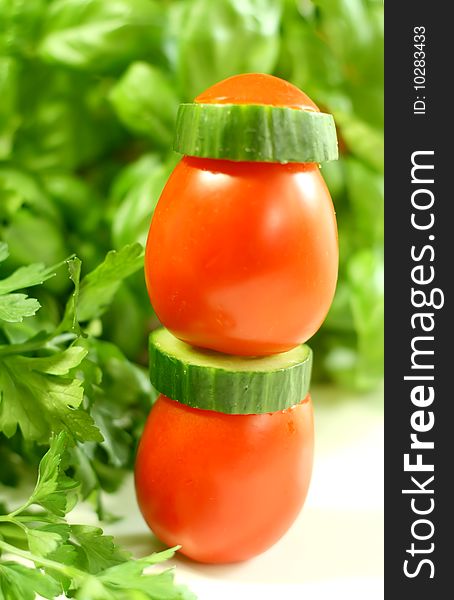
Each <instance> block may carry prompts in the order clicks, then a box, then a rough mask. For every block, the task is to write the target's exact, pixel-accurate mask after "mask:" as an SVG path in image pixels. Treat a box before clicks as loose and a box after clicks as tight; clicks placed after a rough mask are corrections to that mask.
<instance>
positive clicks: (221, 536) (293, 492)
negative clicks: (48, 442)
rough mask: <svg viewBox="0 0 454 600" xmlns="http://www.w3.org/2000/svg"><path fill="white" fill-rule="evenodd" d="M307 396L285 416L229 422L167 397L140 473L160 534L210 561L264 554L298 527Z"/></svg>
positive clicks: (150, 518) (150, 425)
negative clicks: (291, 526) (291, 527)
mask: <svg viewBox="0 0 454 600" xmlns="http://www.w3.org/2000/svg"><path fill="white" fill-rule="evenodd" d="M312 455H313V416H312V403H311V399H310V396H309V395H308V396H307V397H306V398H305V399H304V400H303V401H302V402H301V403H300V404H297V405H296V406H293V407H292V408H289V409H287V410H284V411H279V412H275V413H271V414H261V415H227V414H223V413H219V412H213V411H208V410H199V409H195V408H190V407H188V406H186V405H184V404H180V403H178V402H175V401H174V400H170V399H169V398H167V397H165V396H162V395H161V396H159V398H158V400H157V401H156V403H155V405H154V406H153V408H152V410H151V412H150V415H149V417H148V420H147V423H146V426H145V430H144V433H143V436H142V439H141V441H140V445H139V449H138V453H137V461H136V467H135V481H136V492H137V499H138V503H139V506H140V509H141V511H142V514H143V516H144V518H145V520H146V522H147V523H148V525H149V527H150V528H151V529H152V530H153V532H154V533H155V535H156V536H157V537H158V538H160V539H161V540H162V541H163V542H164V543H166V544H167V545H169V546H175V545H181V552H182V553H183V554H185V555H186V556H188V557H190V558H192V559H194V560H197V561H200V562H206V563H228V562H235V561H241V560H245V559H248V558H251V557H252V556H255V555H257V554H260V553H261V552H263V551H264V550H266V549H267V548H269V547H270V546H271V545H272V544H274V543H275V542H276V541H277V540H278V539H279V538H280V537H281V536H282V535H283V534H284V533H285V532H286V531H287V529H288V528H289V527H290V525H291V524H292V523H293V521H294V520H295V518H296V516H297V515H298V513H299V511H300V509H301V507H302V505H303V503H304V500H305V498H306V494H307V490H308V487H309V481H310V477H311V470H312Z"/></svg>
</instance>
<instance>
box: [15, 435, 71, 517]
mask: <svg viewBox="0 0 454 600" xmlns="http://www.w3.org/2000/svg"><path fill="white" fill-rule="evenodd" d="M67 446H68V436H67V434H65V433H64V432H62V433H60V435H58V436H57V437H55V438H53V440H52V441H51V444H50V448H49V450H48V451H47V453H46V454H45V455H44V456H43V458H42V459H41V462H40V464H39V471H38V480H37V482H36V486H35V489H34V490H33V492H32V494H31V496H30V498H29V500H28V502H27V504H26V506H31V505H32V504H39V505H40V506H42V507H43V508H45V509H46V510H47V511H49V512H50V513H51V514H53V515H56V516H63V515H65V514H66V513H67V512H68V511H69V510H71V508H73V507H74V504H75V499H76V498H75V495H74V491H75V489H76V488H77V487H78V485H77V483H76V482H75V481H74V480H73V479H70V478H69V477H67V476H66V475H65V473H64V471H63V468H62V461H63V458H64V456H65V451H66V448H67Z"/></svg>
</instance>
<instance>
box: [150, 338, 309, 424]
mask: <svg viewBox="0 0 454 600" xmlns="http://www.w3.org/2000/svg"><path fill="white" fill-rule="evenodd" d="M149 342H150V343H149V349H150V379H151V383H152V384H153V385H154V387H155V388H156V389H157V390H158V391H159V392H161V394H164V395H165V396H167V397H169V398H172V399H173V400H178V401H179V402H182V403H183V404H187V405H188V406H192V407H194V408H201V409H205V410H215V411H218V412H223V413H229V414H244V415H246V414H259V413H270V412H275V411H277V410H283V409H285V408H289V407H290V406H294V405H295V404H298V402H301V400H302V399H303V398H304V397H305V396H306V395H307V393H308V391H309V382H310V377H311V367H312V350H311V349H310V348H309V346H306V345H305V344H302V345H300V346H297V347H296V348H293V349H292V350H289V351H288V352H283V353H281V354H274V355H272V356H262V357H258V358H254V357H253V358H249V357H243V356H232V355H230V354H221V353H219V352H214V351H212V350H203V349H200V348H195V347H193V346H190V345H189V344H186V343H185V342H182V341H180V340H179V339H177V338H176V337H174V336H173V335H172V334H171V333H169V332H168V331H167V330H166V329H164V328H161V329H157V330H156V331H153V332H152V333H151V334H150V340H149Z"/></svg>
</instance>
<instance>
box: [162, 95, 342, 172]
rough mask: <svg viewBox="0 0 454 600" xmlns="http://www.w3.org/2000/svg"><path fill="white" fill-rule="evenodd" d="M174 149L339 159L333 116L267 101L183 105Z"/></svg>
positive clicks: (247, 157) (234, 156) (266, 158)
mask: <svg viewBox="0 0 454 600" xmlns="http://www.w3.org/2000/svg"><path fill="white" fill-rule="evenodd" d="M173 147H174V150H175V151H176V152H179V153H181V154H186V155H189V156H198V157H203V158H219V159H227V160H235V161H258V162H277V163H288V162H299V163H302V162H315V163H320V162H324V161H329V160H336V159H337V158H338V148H337V136H336V127H335V124H334V119H333V116H332V115H330V114H326V113H321V112H315V111H306V110H299V109H295V108H288V107H285V106H271V105H262V104H260V105H258V104H257V105H255V104H199V103H188V104H180V108H179V110H178V115H177V124H176V131H175V138H174V146H173Z"/></svg>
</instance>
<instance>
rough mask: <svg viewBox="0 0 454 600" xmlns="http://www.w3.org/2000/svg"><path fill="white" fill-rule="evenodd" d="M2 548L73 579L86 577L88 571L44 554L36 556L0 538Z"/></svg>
mask: <svg viewBox="0 0 454 600" xmlns="http://www.w3.org/2000/svg"><path fill="white" fill-rule="evenodd" d="M0 548H2V549H3V550H4V551H5V552H8V553H9V554H14V555H15V556H20V557H21V558H25V559H26V560H30V561H31V562H33V563H35V565H39V566H40V567H47V568H48V569H54V570H55V571H59V572H60V573H63V575H66V576H67V577H71V579H75V578H85V577H86V573H84V572H83V571H81V570H80V569H76V567H71V566H70V565H64V564H63V563H60V562H57V561H55V560H51V559H49V558H44V557H42V556H36V555H35V554H32V553H31V552H29V551H28V550H21V549H20V548H16V547H15V546H12V545H11V544H8V542H5V541H3V540H2V539H0Z"/></svg>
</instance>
